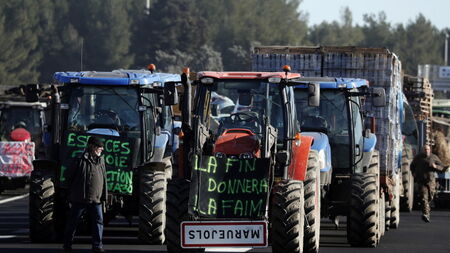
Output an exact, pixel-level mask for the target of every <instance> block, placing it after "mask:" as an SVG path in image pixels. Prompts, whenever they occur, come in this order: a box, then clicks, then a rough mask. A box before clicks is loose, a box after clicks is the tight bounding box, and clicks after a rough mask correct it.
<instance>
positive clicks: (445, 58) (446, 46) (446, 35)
mask: <svg viewBox="0 0 450 253" xmlns="http://www.w3.org/2000/svg"><path fill="white" fill-rule="evenodd" d="M444 48H445V49H444V51H445V52H444V63H445V66H448V31H447V32H445V47H444Z"/></svg>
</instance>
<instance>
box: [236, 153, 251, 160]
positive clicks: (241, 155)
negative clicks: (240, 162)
mask: <svg viewBox="0 0 450 253" xmlns="http://www.w3.org/2000/svg"><path fill="white" fill-rule="evenodd" d="M239 158H240V159H252V158H253V154H252V153H249V152H246V153H242V154H240V155H239Z"/></svg>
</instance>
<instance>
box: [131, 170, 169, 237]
mask: <svg viewBox="0 0 450 253" xmlns="http://www.w3.org/2000/svg"><path fill="white" fill-rule="evenodd" d="M140 187H141V188H140V196H139V235H138V237H139V239H140V240H142V241H143V242H146V243H148V244H158V245H162V244H163V243H164V241H165V237H164V229H165V226H166V189H167V180H166V175H165V173H164V172H163V171H152V170H151V169H147V168H144V169H142V170H141V174H140Z"/></svg>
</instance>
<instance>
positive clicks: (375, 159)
mask: <svg viewBox="0 0 450 253" xmlns="http://www.w3.org/2000/svg"><path fill="white" fill-rule="evenodd" d="M367 173H371V174H375V175H376V185H377V192H378V193H379V196H380V198H379V201H378V203H379V206H380V210H379V212H378V214H379V215H378V217H379V219H378V225H377V227H378V232H377V233H378V240H380V238H381V237H382V236H383V235H384V232H385V230H384V229H385V228H384V227H385V223H386V221H385V220H386V218H385V211H384V207H385V204H386V203H384V197H385V196H384V193H383V191H382V189H381V182H380V152H379V151H378V150H374V151H373V154H372V157H371V159H370V164H369V167H368V168H367ZM381 200H383V203H382V202H381Z"/></svg>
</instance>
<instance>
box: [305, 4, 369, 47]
mask: <svg viewBox="0 0 450 253" xmlns="http://www.w3.org/2000/svg"><path fill="white" fill-rule="evenodd" d="M363 40H364V34H363V32H362V30H361V28H360V27H359V26H355V27H354V26H353V17H352V12H351V11H350V9H349V8H348V7H346V8H344V9H343V10H342V11H341V22H337V21H333V22H331V23H328V22H322V23H321V24H319V25H315V26H313V27H312V28H310V31H309V41H311V42H312V43H313V44H315V45H326V46H355V45H359V44H361V42H362V41H363Z"/></svg>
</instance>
